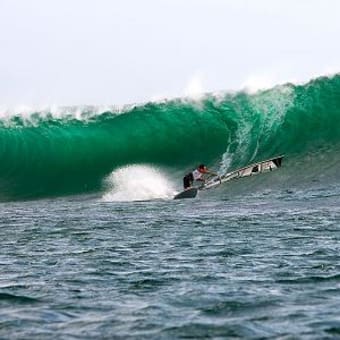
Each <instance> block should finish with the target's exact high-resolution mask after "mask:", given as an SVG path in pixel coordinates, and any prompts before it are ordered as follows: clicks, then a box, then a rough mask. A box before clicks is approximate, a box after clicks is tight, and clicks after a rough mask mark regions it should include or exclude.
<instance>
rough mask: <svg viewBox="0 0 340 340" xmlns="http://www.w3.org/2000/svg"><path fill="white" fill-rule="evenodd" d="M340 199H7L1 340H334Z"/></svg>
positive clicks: (2, 220)
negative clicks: (112, 200) (14, 201)
mask: <svg viewBox="0 0 340 340" xmlns="http://www.w3.org/2000/svg"><path fill="white" fill-rule="evenodd" d="M339 203H340V192H339V190H337V189H335V188H333V189H329V188H327V190H326V189H325V190H322V189H320V190H316V191H313V192H309V193H308V192H306V191H300V192H295V191H294V190H283V189H281V190H280V191H277V192H274V193H273V192H271V193H259V194H256V193H255V194H253V195H251V196H248V197H242V196H237V197H234V198H233V197H230V196H228V195H227V194H224V195H218V196H216V197H214V196H211V195H210V196H209V195H205V196H203V197H202V196H201V197H200V198H198V199H196V200H183V201H172V200H155V201H145V202H125V203H124V202H103V201H102V200H101V199H100V197H95V196H92V197H91V196H86V197H85V196H81V197H71V198H60V199H45V200H38V201H28V202H17V203H13V202H9V203H2V204H1V205H0V238H1V247H0V269H1V276H0V338H2V339H47V338H48V339H51V338H52V339H94V338H96V339H112V338H124V339H125V338H131V339H179V338H194V339H199V338H219V339H224V338H250V339H265V338H282V339H296V338H299V339H300V338H306V339H334V338H340V317H339V304H340V255H339V254H340V243H339V239H340V231H339V223H340V207H339Z"/></svg>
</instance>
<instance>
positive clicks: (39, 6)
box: [0, 0, 340, 106]
mask: <svg viewBox="0 0 340 340" xmlns="http://www.w3.org/2000/svg"><path fill="white" fill-rule="evenodd" d="M339 18H340V1H339V0H0V48H1V50H0V105H8V106H11V105H21V104H26V105H47V104H48V105H55V104H57V105H72V104H118V105H121V104H129V103H135V102H145V101H148V100H150V99H155V98H161V97H173V96H182V95H185V94H188V93H190V92H195V91H200V90H203V91H207V92H210V91H220V90H237V89H240V88H242V87H244V86H249V87H254V86H255V87H256V86H261V85H271V84H275V83H278V82H283V81H292V80H294V81H305V80H308V79H310V78H312V77H315V76H319V75H324V74H327V73H336V72H340V43H339V42H340V19H339Z"/></svg>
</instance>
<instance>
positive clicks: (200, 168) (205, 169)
mask: <svg viewBox="0 0 340 340" xmlns="http://www.w3.org/2000/svg"><path fill="white" fill-rule="evenodd" d="M198 171H199V172H205V171H207V167H206V166H205V165H204V164H200V165H199V166H198Z"/></svg>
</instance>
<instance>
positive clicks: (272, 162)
mask: <svg viewBox="0 0 340 340" xmlns="http://www.w3.org/2000/svg"><path fill="white" fill-rule="evenodd" d="M282 159H283V156H278V157H274V158H271V159H267V160H265V161H261V162H257V163H253V164H250V165H247V166H246V167H243V168H240V169H237V170H234V171H231V172H227V173H226V174H224V175H222V176H214V177H213V178H211V179H209V180H208V181H206V182H205V184H204V185H203V186H201V187H191V188H187V189H185V190H184V191H182V192H180V193H179V194H177V195H176V196H175V197H174V199H182V198H195V197H196V196H197V194H198V191H199V190H208V189H212V188H215V187H217V186H219V185H221V184H222V183H225V182H229V181H231V180H233V179H239V178H243V177H249V176H254V175H258V174H262V173H266V172H270V171H273V170H276V169H278V168H280V167H281V165H282Z"/></svg>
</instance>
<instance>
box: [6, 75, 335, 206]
mask: <svg viewBox="0 0 340 340" xmlns="http://www.w3.org/2000/svg"><path fill="white" fill-rule="evenodd" d="M339 92H340V75H335V76H333V77H321V78H318V79H314V80H312V81H310V82H309V83H307V84H304V85H293V84H285V85H279V86H275V87H274V88H271V89H268V90H265V91H259V92H256V93H255V94H249V93H247V92H242V91H241V92H235V93H219V94H217V95H216V94H205V95H204V96H202V97H200V99H199V100H193V99H190V98H178V99H171V100H163V101H160V102H153V103H152V102H150V103H146V104H141V105H132V106H125V107H124V108H117V107H114V106H111V107H91V106H79V107H72V108H63V109H60V108H57V107H56V108H54V109H49V108H46V110H41V111H38V112H37V111H36V110H31V111H30V112H29V110H28V111H25V110H23V111H24V112H23V113H22V112H21V113H20V112H19V113H18V112H17V113H15V112H14V113H13V112H11V113H8V112H7V113H6V112H5V113H4V112H2V113H3V114H2V116H0V159H1V161H2V164H1V167H0V200H2V201H6V200H13V199H14V200H16V199H22V198H38V197H46V196H50V197H55V196H63V195H69V194H82V193H90V192H97V193H98V192H100V193H103V196H104V197H105V199H107V198H108V197H109V195H111V198H110V199H128V200H130V199H134V198H133V197H134V194H136V192H137V190H136V189H133V190H131V189H129V188H128V184H127V182H125V184H124V185H125V187H124V185H123V184H122V183H120V184H118V183H119V182H117V179H115V189H114V190H116V191H112V190H111V189H112V188H111V189H110V190H111V191H110V190H108V187H107V179H108V178H109V177H110V174H112V173H114V172H115V171H117V170H118V169H120V168H123V167H126V166H128V165H143V166H148V167H155V168H156V169H170V171H169V172H167V173H166V177H168V179H169V181H170V182H171V185H169V186H167V185H165V186H164V188H165V189H160V188H162V185H156V186H155V187H157V190H155V191H153V190H149V189H145V190H144V192H143V190H142V188H143V185H142V184H138V186H139V188H140V190H139V194H138V195H137V196H136V199H139V197H141V199H144V198H145V197H146V198H148V197H170V193H169V192H170V191H171V190H172V189H169V188H170V187H171V186H172V187H173V188H175V189H176V190H178V189H179V188H180V187H181V179H182V176H183V175H184V173H185V172H187V171H189V170H191V169H192V168H193V167H195V166H196V165H197V164H200V163H202V162H203V163H206V164H207V165H208V166H209V167H211V168H214V170H216V171H218V172H220V173H223V172H225V171H230V170H234V169H236V168H238V167H242V166H245V165H247V164H249V163H253V162H255V161H260V160H263V159H268V158H271V157H274V156H277V155H281V154H284V155H285V159H287V160H289V159H290V160H294V162H291V163H290V169H287V170H284V171H282V174H284V175H285V176H288V177H289V178H288V179H287V178H286V182H287V181H288V182H289V181H293V180H292V178H293V177H294V176H292V174H293V173H294V172H296V171H295V170H296V169H297V167H298V166H299V167H300V166H301V162H300V160H301V159H303V167H304V169H305V172H304V174H303V176H302V177H301V176H300V177H299V179H300V182H299V183H297V185H298V186H299V185H300V183H301V182H302V183H303V182H305V181H306V180H307V181H309V182H310V179H311V178H312V177H315V176H318V177H319V179H320V180H322V178H321V177H322V176H321V172H322V171H324V172H325V173H327V174H329V173H331V175H332V176H331V177H332V178H333V179H337V178H338V177H337V176H336V175H335V173H336V171H335V170H336V169H335V168H336V167H337V166H338V164H337V163H334V161H332V158H334V159H337V154H338V150H339V145H340V119H339V117H340V99H339V98H340V97H339ZM53 110H54V111H53ZM25 112H26V113H25ZM319 163H320V164H321V166H320V164H319ZM112 176H113V175H112ZM112 176H111V180H112V179H113V177H112ZM151 177H152V176H151ZM153 178H155V176H153ZM130 180H131V181H132V179H131V178H130ZM261 181H262V179H261ZM145 182H146V181H144V183H145ZM281 184H282V185H284V183H283V182H281ZM119 185H120V186H121V188H125V189H126V190H127V191H129V192H130V198H129V197H125V198H124V197H123V196H124V195H123V192H124V191H125V192H126V190H125V189H124V190H120V191H117V188H118V187H119ZM149 187H153V183H151V184H149ZM148 190H149V191H148ZM119 196H120V197H119Z"/></svg>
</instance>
